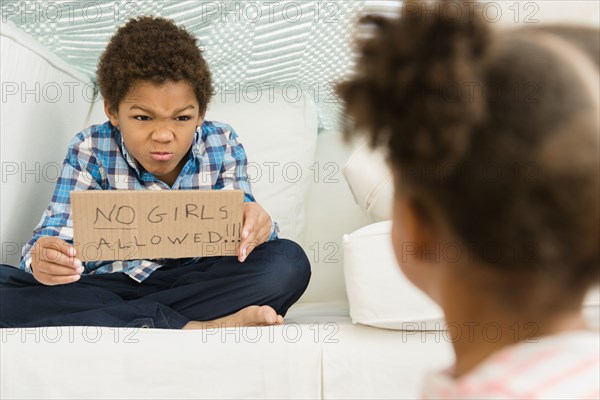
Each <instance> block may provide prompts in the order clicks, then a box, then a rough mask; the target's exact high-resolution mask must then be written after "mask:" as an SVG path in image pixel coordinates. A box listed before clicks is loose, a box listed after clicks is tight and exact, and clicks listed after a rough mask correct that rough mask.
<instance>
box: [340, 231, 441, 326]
mask: <svg viewBox="0 0 600 400" xmlns="http://www.w3.org/2000/svg"><path fill="white" fill-rule="evenodd" d="M391 226H392V224H391V221H384V222H378V223H375V224H372V225H368V226H366V227H364V228H361V229H359V230H357V231H355V232H353V233H351V234H348V235H344V276H345V280H346V291H347V293H348V301H349V303H350V317H351V318H352V322H354V323H360V324H364V325H371V326H375V327H379V328H388V329H407V330H440V329H443V328H444V324H443V323H442V322H441V320H442V318H443V313H442V310H441V308H440V307H439V306H438V305H437V304H435V303H434V302H433V301H432V300H430V299H429V298H428V297H427V296H426V295H425V294H424V293H423V292H421V291H420V290H419V289H417V288H416V287H415V286H414V285H413V284H412V283H410V282H409V281H408V279H407V278H406V277H405V276H404V274H403V273H402V272H401V271H400V269H399V267H398V264H397V263H396V258H395V256H394V252H393V248H392V243H391V236H390V233H391Z"/></svg>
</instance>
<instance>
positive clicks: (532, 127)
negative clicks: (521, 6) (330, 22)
mask: <svg viewBox="0 0 600 400" xmlns="http://www.w3.org/2000/svg"><path fill="white" fill-rule="evenodd" d="M427 3H428V4H427V5H425V2H420V1H405V2H404V3H403V12H402V14H401V15H400V16H399V17H397V18H386V17H381V16H370V17H366V18H364V19H363V20H362V24H363V25H362V26H364V27H370V28H371V31H370V32H371V33H372V34H370V35H369V36H368V37H367V38H366V39H363V40H362V42H361V43H360V45H359V56H358V60H357V70H356V73H355V74H354V76H353V77H351V78H349V79H348V80H347V81H345V82H342V83H340V84H339V85H338V87H337V90H338V94H339V95H340V97H341V98H342V100H344V101H345V108H346V112H347V114H348V115H349V116H350V117H351V119H350V121H351V124H350V125H349V126H347V127H346V137H350V136H354V135H356V134H358V133H360V132H362V133H364V131H365V130H366V131H367V135H366V136H367V138H368V140H369V141H370V143H371V145H372V146H374V147H377V146H381V147H383V148H385V150H386V153H387V157H388V160H389V162H390V164H391V167H392V170H393V171H394V176H395V181H396V182H395V183H396V188H397V189H398V190H397V192H399V193H410V196H411V197H412V200H413V201H414V202H415V204H416V205H418V206H419V207H417V208H418V209H420V210H423V209H425V210H427V208H428V206H427V205H429V208H431V207H434V208H435V210H437V211H439V212H441V214H442V215H443V218H444V219H445V220H446V221H447V223H448V225H449V226H450V227H451V228H452V229H453V230H454V232H455V233H456V235H457V236H458V238H459V239H460V240H461V241H462V242H463V243H464V244H472V246H471V247H472V250H473V254H474V257H476V259H478V260H479V261H480V262H483V263H484V264H487V265H489V266H491V267H492V268H494V269H496V270H498V271H502V272H506V273H507V274H508V276H519V277H521V278H522V281H523V282H533V281H534V280H535V279H538V278H540V277H544V279H550V280H552V282H554V283H553V284H555V285H558V287H559V290H562V291H566V292H571V293H577V295H580V294H581V293H582V291H583V290H584V289H585V288H587V287H589V286H590V285H591V284H593V283H594V282H597V281H598V276H599V266H600V223H599V221H600V206H599V204H600V198H599V195H600V193H599V187H600V180H599V175H600V174H599V157H598V148H599V126H598V108H599V105H598V100H597V98H594V95H593V94H590V93H593V91H594V90H595V91H596V92H597V90H598V86H597V85H598V65H599V64H600V54H599V52H600V50H599V49H600V43H599V40H600V39H599V38H600V35H599V34H598V29H593V28H585V27H559V26H547V27H534V28H520V29H514V30H512V31H509V30H505V31H500V30H498V31H495V30H493V29H492V28H491V24H490V23H487V22H486V21H485V20H484V19H483V16H482V12H481V10H480V9H478V8H477V7H475V6H474V5H473V4H470V5H469V4H462V9H461V10H462V12H461V13H458V14H457V13H456V12H455V11H454V12H449V11H448V10H446V9H445V6H446V5H447V4H448V2H443V1H442V2H435V3H436V7H434V6H432V4H431V2H427ZM452 3H453V4H452V7H454V8H456V7H457V6H459V4H458V3H459V2H452ZM460 3H464V2H460ZM470 6H473V7H470ZM433 10H435V11H433ZM575 56H576V57H575ZM577 57H578V58H577ZM584 64H585V65H587V67H586V68H587V73H582V72H581V68H583V67H582V65H584ZM594 85H595V86H594ZM590 88H591V89H590ZM355 128H359V129H355ZM435 210H430V212H429V214H430V215H434V212H433V211H435ZM516 290H517V289H516V288H515V291H516ZM523 290H524V291H525V292H526V291H527V287H526V286H524V289H523ZM558 297H560V296H558Z"/></svg>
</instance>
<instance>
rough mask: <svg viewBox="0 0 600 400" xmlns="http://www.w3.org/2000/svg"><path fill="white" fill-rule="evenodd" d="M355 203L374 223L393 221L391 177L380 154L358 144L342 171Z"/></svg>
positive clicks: (364, 144)
mask: <svg viewBox="0 0 600 400" xmlns="http://www.w3.org/2000/svg"><path fill="white" fill-rule="evenodd" d="M342 172H343V174H344V177H345V178H346V180H347V181H348V185H349V186H350V190H351V191H352V194H353V195H354V200H355V201H356V203H357V204H358V205H359V206H360V207H361V208H362V209H363V210H365V211H366V213H367V214H368V215H369V216H370V217H371V219H372V220H373V221H386V220H389V219H391V218H392V198H393V196H394V185H393V181H392V174H391V172H390V169H389V167H388V166H387V163H386V161H385V156H384V154H383V153H382V152H381V151H373V150H371V149H370V148H369V146H368V145H367V144H366V142H361V143H360V144H359V145H358V146H357V148H356V149H355V150H354V152H353V153H352V155H351V156H350V157H349V158H348V161H347V162H346V164H345V165H344V168H343V169H342Z"/></svg>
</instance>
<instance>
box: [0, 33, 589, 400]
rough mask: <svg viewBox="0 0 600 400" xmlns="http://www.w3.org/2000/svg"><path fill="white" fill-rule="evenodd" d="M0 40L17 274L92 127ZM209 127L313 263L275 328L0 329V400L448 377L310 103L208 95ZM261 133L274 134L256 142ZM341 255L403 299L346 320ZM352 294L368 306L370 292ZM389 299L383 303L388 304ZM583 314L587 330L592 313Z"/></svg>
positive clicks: (423, 316) (3, 234) (90, 118)
mask: <svg viewBox="0 0 600 400" xmlns="http://www.w3.org/2000/svg"><path fill="white" fill-rule="evenodd" d="M0 27H1V32H0V48H1V52H2V53H1V54H2V57H1V68H0V81H1V83H2V102H1V104H0V105H1V110H0V152H1V161H2V190H1V199H0V200H1V201H0V220H1V230H0V241H1V243H2V249H1V252H0V256H1V259H0V262H1V263H6V264H11V265H17V264H18V260H19V256H20V250H21V247H22V245H23V244H24V242H26V241H27V240H29V238H30V237H31V231H32V229H33V227H34V226H35V225H36V223H37V222H38V220H39V218H40V216H41V213H42V211H43V209H44V208H45V207H46V205H47V203H48V201H49V200H50V197H51V193H52V189H53V187H54V183H55V180H56V178H57V175H58V172H59V170H60V165H61V163H62V160H63V158H64V155H65V151H66V145H67V142H68V141H69V139H70V138H71V137H72V136H73V135H74V134H75V133H77V132H78V131H80V130H81V129H82V128H84V127H86V126H88V125H89V124H92V123H98V122H101V121H104V116H103V112H102V109H101V101H98V97H97V96H96V95H95V94H94V92H93V90H92V84H91V82H90V81H89V79H88V77H86V76H85V75H83V74H81V73H79V72H78V71H77V70H76V69H75V68H73V67H72V66H71V65H69V64H68V63H66V62H64V61H63V60H61V59H59V58H58V57H56V56H55V55H54V54H52V53H51V52H49V51H48V50H47V49H45V48H44V47H43V46H42V45H40V44H39V43H38V42H36V41H35V40H33V39H32V38H30V37H28V36H27V35H26V34H24V33H23V32H22V31H20V30H19V29H18V28H17V27H15V26H14V25H13V24H11V23H1V25H0ZM278 96H279V97H278ZM207 119H216V120H223V121H224V122H227V123H230V124H231V125H232V126H233V127H234V129H236V131H237V132H238V134H239V135H240V140H241V142H242V143H243V144H244V145H245V147H246V150H247V153H248V155H249V159H250V162H251V167H250V168H249V172H250V173H251V174H254V177H255V182H254V190H255V194H256V196H257V199H258V201H259V202H261V203H262V204H263V205H264V206H265V208H266V209H267V210H268V211H269V212H270V213H271V214H272V215H273V217H274V218H275V219H276V220H277V221H278V222H279V223H280V224H281V228H282V236H283V237H289V238H292V239H294V240H297V241H298V242H300V243H301V244H302V246H303V247H304V249H305V251H306V253H307V254H308V256H309V259H310V260H311V263H312V271H313V275H312V279H311V283H310V285H309V287H308V289H307V291H306V293H305V294H304V296H303V297H302V298H301V299H300V301H299V302H298V303H297V304H296V305H295V306H293V307H292V309H290V311H289V313H288V315H287V317H286V323H285V325H283V326H278V327H268V328H239V329H222V330H206V331H196V332H191V331H170V330H155V329H138V330H127V329H113V328H96V327H62V328H38V329H2V330H0V398H2V399H11V398H23V399H25V398H27V399H29V398H61V399H64V398H139V399H146V398H328V399H329V398H417V397H418V396H419V390H420V385H421V382H422V379H423V375H424V374H425V372H426V371H428V370H431V369H438V368H442V367H444V366H446V365H449V364H450V363H451V362H452V359H453V355H452V351H451V344H450V342H449V341H448V340H447V336H446V333H445V332H444V331H443V329H441V328H443V324H442V325H440V324H439V323H437V324H436V323H435V322H440V321H439V320H438V318H439V310H438V309H436V308H435V306H432V305H431V304H428V303H426V302H425V300H423V298H422V297H419V296H422V295H421V294H420V293H419V292H417V291H416V290H415V289H414V288H412V287H410V285H408V284H407V283H406V282H405V281H404V280H403V278H402V277H401V275H400V274H399V272H398V271H397V269H396V266H395V265H394V263H393V259H392V256H391V249H390V245H389V235H388V233H387V232H388V231H389V224H386V223H381V224H376V225H370V224H372V223H373V222H376V220H378V219H381V218H383V217H384V216H385V215H386V213H385V211H383V212H382V211H381V210H376V211H374V212H371V213H370V215H368V214H367V213H366V212H365V211H364V210H363V208H362V207H359V206H358V205H357V204H356V202H355V198H354V197H355V196H356V197H357V200H360V199H361V197H362V196H363V193H366V192H363V191H360V190H357V189H356V188H355V193H354V195H355V196H354V195H353V193H352V192H351V191H350V189H349V187H348V184H347V183H346V181H345V179H344V177H343V176H342V169H343V166H344V165H345V164H346V162H347V160H348V159H349V157H350V155H351V153H352V149H350V148H349V147H347V146H346V145H345V144H344V143H343V142H342V140H341V135H340V133H339V132H335V131H325V132H320V133H317V115H316V112H315V108H314V105H313V104H312V102H311V100H310V98H309V96H304V97H302V98H301V99H300V100H299V101H297V102H291V101H286V100H285V99H282V98H281V96H280V95H276V96H275V99H274V100H273V101H270V99H268V98H267V97H263V98H261V100H260V101H257V102H253V101H227V97H225V101H223V98H222V97H221V96H220V95H219V94H217V95H216V96H215V100H214V101H213V103H212V104H211V106H210V109H209V111H208V115H207ZM265 119H269V120H271V121H273V122H274V123H273V126H272V127H270V128H264V126H260V127H259V125H258V124H257V121H261V120H263V121H264V120H265ZM360 159H361V158H360V157H356V156H354V157H353V158H352V160H354V161H353V162H357V161H356V160H360ZM252 163H253V164H252ZM355 167H356V166H355ZM365 167H369V165H366V166H365ZM298 172H299V173H300V176H298V174H297V173H298ZM367 175H368V174H367ZM388 192H389V188H388ZM383 196H385V195H383ZM382 202H383V203H384V204H385V199H383V200H382ZM373 216H375V218H374V217H373ZM351 232H354V233H352V234H350V233H351ZM344 235H346V236H344ZM344 249H346V253H344ZM345 254H346V255H347V257H352V261H353V263H354V264H353V268H357V264H358V265H359V266H360V263H364V268H365V271H369V270H372V271H373V272H374V274H378V273H380V272H381V273H384V274H386V275H385V276H386V277H388V278H389V279H390V282H394V280H395V281H397V282H400V283H402V284H404V285H405V286H398V291H397V293H395V294H397V295H398V297H397V299H401V300H400V301H399V302H398V304H397V305H398V307H397V308H395V307H393V303H390V304H388V306H389V307H387V308H381V309H378V308H376V307H374V306H373V305H372V304H371V305H370V304H367V305H366V306H365V307H362V308H361V307H359V305H357V304H356V303H355V304H354V306H353V308H352V312H351V310H350V307H349V302H348V296H347V292H346V280H345V278H344V274H343V269H344V255H345ZM347 261H349V260H347ZM348 265H349V264H348V263H346V268H348ZM392 271H394V272H392ZM368 275H369V274H365V276H368ZM347 278H348V277H347ZM349 282H350V281H349ZM365 283H366V284H369V285H371V290H372V289H373V286H375V288H376V287H377V285H378V282H377V280H374V281H373V282H365ZM357 284H360V282H356V279H354V281H352V283H349V285H351V286H349V288H350V287H351V288H352V290H354V292H351V295H352V296H353V298H354V299H356V298H360V296H361V295H364V294H365V293H366V292H365V293H357V292H356V288H357V287H359V286H357ZM394 287H395V286H394V285H391V287H387V286H386V287H384V286H381V289H382V291H383V290H386V291H389V293H391V295H394V290H393V288H394ZM367 294H368V293H367ZM366 297H367V301H368V299H369V298H372V297H369V296H366ZM387 298H388V299H393V298H392V297H389V296H388V297H387ZM383 300H385V296H384V297H382V301H383ZM0 301H1V299H0ZM419 302H424V303H419ZM397 309H398V310H400V312H401V313H402V318H400V323H399V322H398V321H399V319H398V316H397V315H393V314H394V312H395V311H394V310H397ZM586 312H587V313H588V315H589V316H590V320H591V321H597V317H598V307H597V298H596V299H594V298H591V299H590V301H589V307H588V308H586ZM351 316H352V317H351ZM394 318H396V319H394ZM353 320H354V322H365V323H371V324H373V325H377V326H384V327H389V328H405V329H408V330H391V329H381V328H375V327H371V326H367V325H363V324H356V323H353Z"/></svg>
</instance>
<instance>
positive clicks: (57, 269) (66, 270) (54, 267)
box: [42, 263, 84, 276]
mask: <svg viewBox="0 0 600 400" xmlns="http://www.w3.org/2000/svg"><path fill="white" fill-rule="evenodd" d="M44 267H45V268H44V269H43V270H42V272H44V273H47V274H49V275H56V276H69V275H81V274H82V273H83V270H84V269H83V267H81V268H75V269H73V268H72V267H65V266H64V265H59V264H50V263H48V265H45V266H44Z"/></svg>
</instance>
